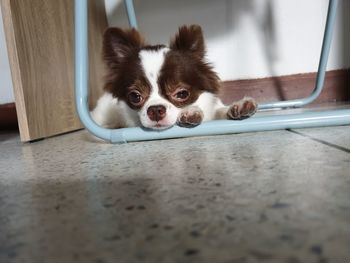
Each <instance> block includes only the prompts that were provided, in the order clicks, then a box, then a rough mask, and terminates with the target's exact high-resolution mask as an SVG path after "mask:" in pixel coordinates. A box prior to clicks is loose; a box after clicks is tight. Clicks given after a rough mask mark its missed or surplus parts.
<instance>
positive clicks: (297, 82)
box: [220, 69, 350, 105]
mask: <svg viewBox="0 0 350 263" xmlns="http://www.w3.org/2000/svg"><path fill="white" fill-rule="evenodd" d="M315 80H316V73H306V74H295V75H288V76H279V77H269V78H262V79H246V80H234V81H224V82H223V90H222V93H221V95H220V97H221V98H222V99H223V101H224V103H226V104H229V103H231V102H232V101H235V100H239V99H241V98H242V97H244V96H250V97H253V98H255V99H256V100H257V101H258V103H263V102H271V101H280V100H290V99H298V98H304V97H306V96H308V95H310V94H311V93H312V91H313V89H314V87H315ZM338 101H350V69H341V70H333V71H328V72H327V74H326V79H325V86H324V89H323V91H322V93H321V95H320V96H319V97H318V99H317V100H316V101H315V102H314V103H313V105H315V104H320V103H325V102H338Z"/></svg>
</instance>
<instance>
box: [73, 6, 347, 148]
mask: <svg viewBox="0 0 350 263" xmlns="http://www.w3.org/2000/svg"><path fill="white" fill-rule="evenodd" d="M336 1H337V0H331V2H336ZM87 2H88V1H87V0H75V92H76V94H75V98H76V107H77V112H78V115H79V117H80V120H81V122H82V123H83V125H84V126H85V127H86V128H87V129H88V130H89V131H90V132H91V133H92V134H94V135H95V136H97V137H99V138H101V139H104V140H107V141H110V142H112V143H125V142H129V141H144V140H155V139H165V138H179V137H188V136H204V135H216V134H231V133H240V132H254V131H267V130H277V129H287V128H290V129H292V128H308V127H317V126H332V125H348V124H350V109H349V110H338V111H325V112H308V113H300V114H291V115H273V116H265V117H253V118H250V119H247V120H244V121H229V120H221V121H211V122H206V123H203V124H201V125H199V126H197V127H195V128H192V129H186V128H181V127H177V126H176V127H172V128H170V129H168V130H165V131H145V130H144V129H142V128H123V129H117V130H111V129H105V128H102V127H100V126H98V125H97V124H96V123H94V122H93V120H92V119H91V117H90V112H89V108H88V79H89V77H88V76H89V75H88V73H89V72H88V28H87V19H88V17H87V14H88V12H87V8H88V7H87ZM324 63H325V62H324Z"/></svg>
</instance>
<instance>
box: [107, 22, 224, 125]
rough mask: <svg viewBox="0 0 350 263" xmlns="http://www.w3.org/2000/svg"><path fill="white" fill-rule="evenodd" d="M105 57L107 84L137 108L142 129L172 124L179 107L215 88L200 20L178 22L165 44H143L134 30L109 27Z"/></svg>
mask: <svg viewBox="0 0 350 263" xmlns="http://www.w3.org/2000/svg"><path fill="white" fill-rule="evenodd" d="M103 56H104V60H105V62H106V64H107V66H108V71H109V73H108V76H107V83H106V86H105V89H106V90H107V91H108V92H110V93H112V95H113V96H114V97H116V98H118V99H119V100H123V101H124V102H125V103H126V104H127V105H128V106H129V107H130V108H131V109H132V110H134V111H136V112H137V113H138V115H139V117H140V122H141V124H142V125H143V126H144V127H146V128H152V129H165V128H168V127H171V126H172V125H174V124H175V123H176V121H177V117H178V115H179V112H180V111H181V109H182V108H184V107H186V106H189V105H191V104H193V103H195V102H196V101H197V99H198V97H199V96H200V95H201V94H202V93H204V92H210V93H217V92H218V89H219V81H218V77H217V75H216V73H215V72H214V71H213V70H212V67H211V66H210V65H209V64H208V63H207V62H206V61H205V44H204V40H203V34H202V30H201V28H200V26H198V25H191V26H183V27H180V28H179V31H178V32H177V34H176V35H175V37H174V38H173V39H171V41H170V45H169V47H167V46H165V45H147V44H146V43H145V41H144V38H143V37H142V36H141V34H140V33H139V32H138V31H137V30H135V29H128V30H122V29H119V28H109V29H107V31H106V32H105V34H104V43H103Z"/></svg>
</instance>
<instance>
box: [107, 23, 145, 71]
mask: <svg viewBox="0 0 350 263" xmlns="http://www.w3.org/2000/svg"><path fill="white" fill-rule="evenodd" d="M144 45H145V41H144V38H143V37H142V36H141V34H140V33H139V32H138V31H137V30H136V29H135V28H131V29H126V30H122V29H120V28H117V27H110V28H108V29H107V30H106V31H105V33H104V35H103V57H104V60H105V61H106V62H107V65H108V66H110V67H113V65H116V64H119V63H120V62H121V61H122V60H123V59H124V58H125V57H127V56H128V55H129V54H130V52H132V51H135V50H138V49H140V48H141V47H143V46H144Z"/></svg>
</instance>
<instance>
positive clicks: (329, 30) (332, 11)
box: [259, 0, 339, 109]
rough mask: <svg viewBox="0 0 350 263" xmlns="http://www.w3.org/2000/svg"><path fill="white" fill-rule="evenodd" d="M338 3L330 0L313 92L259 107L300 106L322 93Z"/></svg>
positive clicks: (337, 0) (335, 0)
mask: <svg viewBox="0 0 350 263" xmlns="http://www.w3.org/2000/svg"><path fill="white" fill-rule="evenodd" d="M338 3H339V0H330V1H329V6H328V13H327V21H326V26H325V31H324V36H323V43H322V49H321V56H320V61H319V66H318V72H317V78H316V84H315V89H314V90H313V92H312V94H311V95H309V96H308V97H306V98H302V99H297V100H287V101H279V102H272V103H266V104H261V105H259V109H273V108H289V107H294V108H298V107H302V106H305V105H307V104H309V103H311V102H313V101H314V100H315V99H317V97H318V96H319V95H320V93H321V92H322V89H323V86H324V79H325V75H326V70H327V62H328V56H329V51H330V47H331V42H332V36H333V30H334V25H335V20H336V14H337V7H338Z"/></svg>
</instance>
